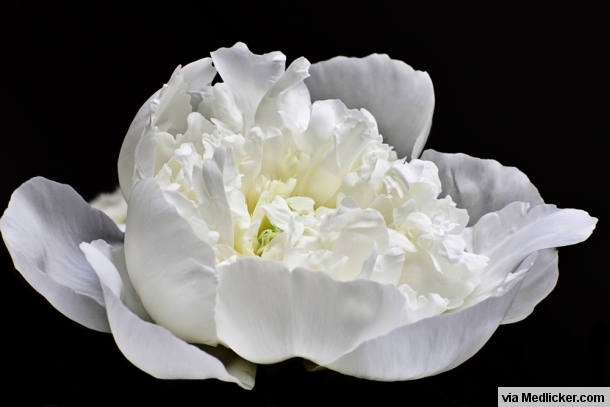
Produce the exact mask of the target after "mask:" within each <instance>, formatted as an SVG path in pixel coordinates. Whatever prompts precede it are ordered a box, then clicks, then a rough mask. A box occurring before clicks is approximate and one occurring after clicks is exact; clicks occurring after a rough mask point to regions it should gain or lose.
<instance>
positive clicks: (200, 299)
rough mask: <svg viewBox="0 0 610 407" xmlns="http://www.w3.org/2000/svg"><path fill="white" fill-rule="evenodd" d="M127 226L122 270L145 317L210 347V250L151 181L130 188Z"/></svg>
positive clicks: (212, 296)
mask: <svg viewBox="0 0 610 407" xmlns="http://www.w3.org/2000/svg"><path fill="white" fill-rule="evenodd" d="M221 182H222V181H221ZM127 224H128V225H129V226H128V227H127V231H126V234H125V260H126V264H127V270H128V271H129V277H130V279H131V282H132V283H133V286H134V288H135V290H136V291H137V293H138V295H139V296H140V298H141V299H142V303H143V304H144V307H145V308H146V310H147V311H148V313H149V314H150V316H151V317H152V318H153V320H154V321H155V322H156V323H158V324H159V325H162V326H164V327H165V328H167V329H169V330H170V331H171V332H172V333H174V335H176V336H178V337H179V338H181V339H184V340H186V341H188V342H194V343H205V344H212V345H213V344H215V343H216V326H215V322H214V304H215V296H216V287H217V284H218V282H217V277H216V271H215V269H214V250H213V249H212V247H211V246H210V245H208V244H207V243H205V242H203V241H202V240H200V239H199V238H198V237H197V236H196V235H195V233H194V232H193V230H192V229H191V226H190V225H189V223H188V222H187V221H186V220H185V219H183V218H182V217H181V216H180V215H179V214H178V212H177V211H176V209H175V208H174V207H173V206H172V205H171V204H170V203H168V202H167V201H166V200H165V198H164V197H163V193H162V192H161V189H160V188H159V185H158V184H157V182H156V181H155V180H154V179H150V178H149V179H144V180H142V181H140V182H138V183H137V184H136V186H135V188H134V189H133V192H132V195H131V198H130V200H129V206H128V210H127Z"/></svg>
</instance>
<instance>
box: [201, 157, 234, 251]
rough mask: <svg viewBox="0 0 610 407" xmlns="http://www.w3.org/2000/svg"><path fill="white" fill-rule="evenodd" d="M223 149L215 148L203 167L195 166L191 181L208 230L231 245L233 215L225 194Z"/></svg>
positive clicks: (220, 241)
mask: <svg viewBox="0 0 610 407" xmlns="http://www.w3.org/2000/svg"><path fill="white" fill-rule="evenodd" d="M224 162H225V149H224V148H223V147H220V148H217V149H216V151H215V152H214V156H213V159H207V160H205V161H204V162H203V169H202V168H200V167H199V166H195V170H194V171H193V182H194V185H195V192H196V193H197V200H198V202H199V204H200V205H201V208H202V209H201V211H200V213H201V215H202V216H203V220H204V221H205V222H206V223H207V225H208V227H209V228H210V230H213V231H216V232H218V233H219V234H220V238H219V240H218V242H219V243H221V244H226V245H229V246H231V247H232V246H233V217H232V215H231V207H230V206H229V201H228V200H227V195H226V194H225V186H224V180H223V168H224Z"/></svg>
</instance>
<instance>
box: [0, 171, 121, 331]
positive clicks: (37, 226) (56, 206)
mask: <svg viewBox="0 0 610 407" xmlns="http://www.w3.org/2000/svg"><path fill="white" fill-rule="evenodd" d="M0 229H1V230H2V237H3V238H4V242H5V243H6V246H7V247H8V250H9V252H10V253H11V256H12V257H13V262H14V264H15V268H16V269H18V270H19V271H20V272H21V274H22V275H23V277H24V278H25V279H26V280H27V282H28V283H30V284H31V285H32V287H34V288H35V289H36V291H38V292H39V293H40V294H42V295H43V296H44V297H45V298H46V299H47V300H48V301H49V302H50V303H51V304H52V305H53V306H54V307H55V308H57V309H58V310H59V311H60V312H61V313H63V314H64V315H66V316H67V317H68V318H70V319H72V320H74V321H76V322H78V323H80V324H82V325H85V326H86V327H88V328H91V329H95V330H98V331H103V332H108V330H109V327H108V320H107V319H106V311H105V309H104V298H103V295H102V289H101V287H100V283H99V279H98V277H97V275H96V274H95V271H93V269H92V268H91V266H90V265H89V263H88V262H87V260H86V259H85V256H84V255H83V253H82V252H81V251H80V250H79V248H78V245H79V244H80V243H81V242H83V241H86V242H90V241H92V240H96V239H104V240H105V241H107V242H109V243H110V244H111V245H113V246H122V244H123V232H121V231H120V230H119V229H118V227H117V226H116V224H115V223H114V222H113V221H112V220H111V219H110V218H108V217H107V216H106V215H104V214H103V213H102V212H100V211H98V210H97V209H93V208H91V206H89V204H88V203H87V202H85V201H84V200H83V199H82V198H81V197H80V196H79V195H78V194H77V193H76V191H74V190H73V189H72V188H70V187H69V186H67V185H62V184H58V183H55V182H53V181H49V180H47V179H45V178H41V177H37V178H33V179H31V180H29V181H27V182H26V183H24V184H23V185H21V186H20V187H19V188H18V189H17V190H16V191H15V192H14V193H13V196H12V197H11V201H10V203H9V206H8V208H7V209H6V211H5V212H4V215H3V216H2V219H1V220H0Z"/></svg>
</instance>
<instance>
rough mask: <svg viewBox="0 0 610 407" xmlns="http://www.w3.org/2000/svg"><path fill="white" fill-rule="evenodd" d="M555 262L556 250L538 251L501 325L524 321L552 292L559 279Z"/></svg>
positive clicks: (556, 257) (556, 258)
mask: <svg viewBox="0 0 610 407" xmlns="http://www.w3.org/2000/svg"><path fill="white" fill-rule="evenodd" d="M557 260H558V256H557V249H545V250H540V251H538V258H537V259H536V262H535V263H534V265H533V266H532V268H531V269H529V271H528V272H527V275H526V276H525V278H524V279H523V284H521V289H520V290H519V294H517V298H515V302H513V306H512V307H511V308H510V310H509V311H508V314H506V316H505V317H504V320H503V321H502V323H503V324H512V323H513V322H518V321H521V320H522V319H525V318H526V317H527V316H528V315H529V314H531V313H532V312H533V311H534V307H535V306H536V305H538V303H539V302H540V301H542V300H543V299H544V298H545V297H546V296H547V295H549V294H550V293H551V291H553V288H555V284H557V278H558V277H559V270H558V268H557Z"/></svg>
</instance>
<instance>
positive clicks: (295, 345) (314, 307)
mask: <svg viewBox="0 0 610 407" xmlns="http://www.w3.org/2000/svg"><path fill="white" fill-rule="evenodd" d="M218 269H219V270H218V277H219V281H220V284H219V287H218V297H217V304H216V321H217V327H218V338H219V340H220V341H221V343H224V344H226V345H227V346H228V347H230V348H231V349H233V350H234V351H235V352H236V353H237V354H239V355H240V356H242V357H244V358H245V359H248V360H250V361H252V362H255V363H274V362H279V361H282V360H285V359H289V358H292V357H303V358H305V359H309V360H311V361H313V362H315V363H317V364H325V363H329V362H331V361H333V360H335V359H337V358H338V357H340V356H341V355H343V354H345V353H346V352H349V351H351V350H352V349H354V348H356V347H357V346H358V345H359V344H360V343H362V342H363V341H366V340H368V339H372V338H375V337H377V336H379V335H384V334H386V333H388V332H390V331H391V330H392V329H394V328H396V327H397V326H400V325H401V324H403V323H404V322H405V321H406V317H407V316H406V314H405V313H406V310H405V304H406V302H405V301H406V300H405V297H404V296H402V294H400V292H399V291H398V290H397V289H396V287H393V286H391V285H388V284H379V283H376V282H372V281H367V280H354V281H348V282H340V281H336V280H333V279H332V278H331V277H330V276H328V275H327V274H326V273H323V272H314V271H310V270H306V269H302V268H296V269H294V270H293V271H292V272H290V271H288V268H287V267H286V266H285V265H284V264H282V263H280V262H276V261H272V260H265V259H260V258H243V259H240V260H239V261H237V262H235V263H232V264H229V265H225V266H221V267H219V268H218Z"/></svg>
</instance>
